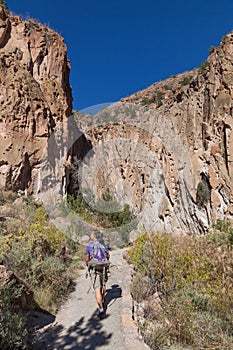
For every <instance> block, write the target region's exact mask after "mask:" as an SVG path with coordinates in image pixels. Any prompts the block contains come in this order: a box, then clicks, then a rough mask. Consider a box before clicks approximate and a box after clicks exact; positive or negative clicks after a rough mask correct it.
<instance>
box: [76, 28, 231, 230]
mask: <svg viewBox="0 0 233 350" xmlns="http://www.w3.org/2000/svg"><path fill="white" fill-rule="evenodd" d="M232 97H233V34H232V33H229V34H228V35H226V36H225V37H224V38H223V40H222V42H221V44H220V46H219V47H217V48H215V49H214V51H213V52H212V53H211V55H210V56H209V57H208V59H207V61H206V62H204V63H203V64H202V65H201V67H200V68H199V69H194V70H193V71H190V72H185V73H183V74H180V75H177V76H174V77H170V78H169V79H167V80H165V81H163V82H159V83H155V84H153V85H152V86H150V87H148V88H147V89H145V90H142V91H139V92H137V93H136V94H133V95H131V96H129V97H126V98H123V99H122V100H121V103H122V110H121V111H120V109H121V107H119V106H120V103H118V104H116V105H115V107H114V106H112V107H110V108H108V109H106V110H105V111H102V112H101V113H100V116H99V117H98V116H97V118H96V120H97V121H98V122H97V124H96V126H95V127H93V128H90V127H89V128H88V127H87V125H88V121H87V120H85V118H84V121H83V122H80V123H81V124H83V127H84V129H85V127H86V130H87V135H88V137H89V138H90V140H91V141H92V143H93V145H94V149H93V156H92V158H91V160H88V161H87V164H85V166H83V172H84V175H83V176H82V178H83V179H85V180H84V184H83V187H91V183H93V184H94V185H93V191H94V194H95V195H96V196H101V195H102V194H103V193H104V191H105V190H106V187H109V188H110V189H112V195H113V196H114V197H116V198H117V199H118V200H120V201H123V202H125V203H129V204H130V206H131V209H132V210H133V211H134V212H135V213H140V218H141V223H142V224H143V226H144V227H145V228H146V229H147V230H151V229H155V230H159V231H163V230H165V231H168V232H186V233H204V232H206V231H207V230H208V229H209V228H210V227H211V226H212V224H213V223H214V222H215V221H216V219H217V218H221V219H223V218H224V217H228V218H229V219H230V220H232V219H233V163H232V157H233V156H232V154H233V112H232V108H233V104H232V103H233V102H232V101H233V99H232ZM142 106H143V107H142ZM153 111H154V112H153ZM101 115H102V117H101ZM148 115H150V118H152V119H150V121H149V124H148V125H149V126H148V128H147V127H146V125H147V123H148V120H149V119H148ZM104 120H109V121H111V126H109V125H108V126H107V125H105V126H104V124H106V123H104ZM132 120H133V121H132ZM98 124H99V125H98ZM129 125H130V126H129ZM132 125H133V127H132ZM138 127H140V128H141V130H144V131H145V129H147V130H148V131H149V135H148V134H147V133H146V132H142V131H141V132H140V133H138V130H137V128H138ZM122 128H123V129H122ZM126 129H127V132H128V135H126ZM151 135H152V138H151V137H150V136H151ZM122 137H123V138H124V140H126V139H127V140H131V141H134V142H136V144H137V147H136V148H133V147H132V144H131V146H128V143H127V142H126V141H123V143H122V142H121V143H120V141H119V140H120V139H121V140H122ZM115 140H117V142H115ZM154 143H156V144H157V146H156V147H155V148H153V147H154V146H153V144H154ZM139 144H140V145H141V144H143V149H141V148H140V147H139V146H138V145H139ZM122 147H123V150H122V149H121V148H122ZM133 149H134V150H133ZM152 149H153V154H154V158H153V157H152V158H151V159H150V160H146V158H147V157H148V152H151V151H152ZM100 150H101V151H100ZM101 152H102V153H103V155H102V156H101ZM133 161H134V166H133V165H132V162H133ZM94 164H95V165H94ZM129 169H130V170H129ZM135 169H137V171H136V170H135ZM90 173H91V174H92V176H90V175H89V174H90ZM94 174H96V175H94ZM88 177H89V178H90V180H89V181H88ZM142 179H143V181H142ZM200 184H201V185H202V188H203V187H204V190H205V191H206V192H204V191H203V192H202V193H200V192H199V193H198V188H201V187H199V185H200ZM124 193H125V195H124ZM142 203H143V205H142Z"/></svg>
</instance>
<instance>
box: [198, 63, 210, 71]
mask: <svg viewBox="0 0 233 350" xmlns="http://www.w3.org/2000/svg"><path fill="white" fill-rule="evenodd" d="M207 67H209V62H208V61H204V62H202V63H201V65H200V71H201V73H204V72H205V70H206V68H207Z"/></svg>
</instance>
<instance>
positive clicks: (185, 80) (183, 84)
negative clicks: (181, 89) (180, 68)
mask: <svg viewBox="0 0 233 350" xmlns="http://www.w3.org/2000/svg"><path fill="white" fill-rule="evenodd" d="M192 78H193V76H192V75H190V76H188V77H184V79H183V80H181V82H180V84H181V85H182V86H185V85H188V84H189V83H190V81H191V80H192Z"/></svg>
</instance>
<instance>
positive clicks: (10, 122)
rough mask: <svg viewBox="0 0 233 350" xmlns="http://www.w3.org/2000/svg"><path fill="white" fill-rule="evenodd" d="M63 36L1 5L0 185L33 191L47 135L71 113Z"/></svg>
mask: <svg viewBox="0 0 233 350" xmlns="http://www.w3.org/2000/svg"><path fill="white" fill-rule="evenodd" d="M69 72H70V63H69V60H68V58H67V48H66V46H65V44H64V41H63V38H62V37H61V36H59V35H58V34H57V33H55V32H54V31H53V30H51V29H49V28H47V27H45V26H44V25H42V24H39V23H37V22H35V21H34V20H28V21H22V20H21V19H20V17H19V16H12V15H10V14H9V13H8V11H7V10H6V9H5V7H4V6H1V5H0V144H1V150H0V186H1V187H4V188H5V189H12V190H16V191H20V190H21V191H25V190H27V189H29V190H30V191H31V190H32V186H33V178H34V176H35V174H36V173H37V171H38V169H37V168H38V164H39V163H40V160H41V157H42V154H43V152H44V149H45V147H46V145H47V142H48V138H49V136H50V135H51V133H52V132H53V130H54V129H55V127H56V126H57V125H59V124H60V123H62V122H64V121H65V120H66V119H67V117H68V116H69V115H70V114H71V112H72V93H71V87H70V84H69Z"/></svg>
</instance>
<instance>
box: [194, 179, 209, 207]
mask: <svg viewBox="0 0 233 350" xmlns="http://www.w3.org/2000/svg"><path fill="white" fill-rule="evenodd" d="M210 196H211V192H210V188H209V185H208V184H207V183H206V182H205V181H200V182H199V183H198V185H197V193H196V201H197V204H198V205H199V206H203V205H204V204H206V203H207V202H209V201H210Z"/></svg>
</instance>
